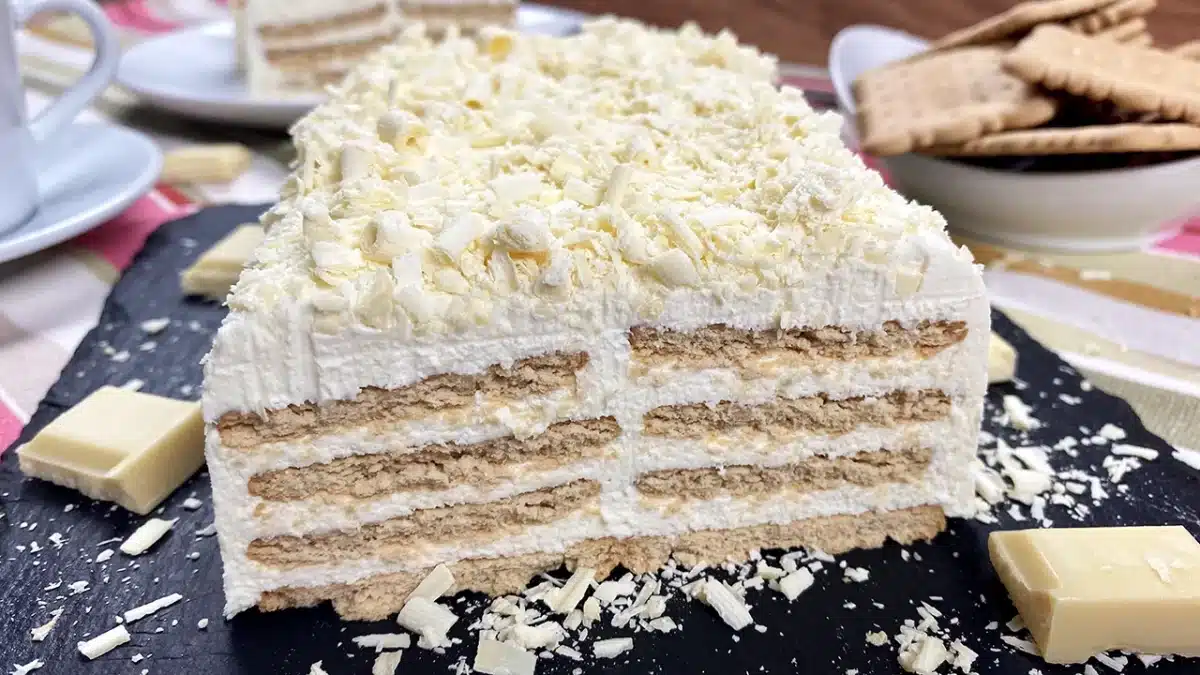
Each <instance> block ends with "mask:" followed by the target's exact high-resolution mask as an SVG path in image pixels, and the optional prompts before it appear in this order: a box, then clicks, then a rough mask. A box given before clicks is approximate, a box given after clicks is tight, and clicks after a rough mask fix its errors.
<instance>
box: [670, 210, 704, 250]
mask: <svg viewBox="0 0 1200 675" xmlns="http://www.w3.org/2000/svg"><path fill="white" fill-rule="evenodd" d="M660 217H661V218H662V219H663V222H665V223H666V224H667V229H668V232H669V233H670V235H671V239H672V241H674V242H675V244H676V245H677V246H678V247H679V248H681V249H683V252H684V253H686V254H687V255H688V257H689V258H691V259H692V260H699V259H700V256H701V255H702V254H703V253H704V244H703V243H701V241H700V237H698V236H696V232H695V231H694V230H692V227H691V226H690V225H688V224H687V222H685V221H684V220H683V218H681V217H679V214H677V213H675V212H674V211H669V210H668V211H663V212H662V214H661V216H660Z"/></svg>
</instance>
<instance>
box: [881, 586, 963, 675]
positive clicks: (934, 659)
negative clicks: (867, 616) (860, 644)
mask: <svg viewBox="0 0 1200 675" xmlns="http://www.w3.org/2000/svg"><path fill="white" fill-rule="evenodd" d="M931 600H932V598H931ZM917 615H918V616H919V617H920V621H919V622H917V621H913V620H912V619H906V620H905V621H904V624H903V625H901V626H900V632H899V633H898V634H897V635H896V636H895V640H896V644H897V645H898V653H897V660H898V661H899V663H900V667H901V668H903V669H904V670H905V671H906V672H910V673H916V674H917V675H934V674H935V673H938V672H948V671H939V668H941V667H942V666H943V665H948V666H949V667H950V668H952V669H955V670H958V671H959V672H961V673H964V674H967V675H972V674H973V671H972V670H971V668H972V666H973V665H974V664H975V660H976V659H977V658H978V656H979V654H978V653H977V652H976V651H975V650H973V649H971V648H970V647H968V646H967V645H966V644H964V643H963V642H962V641H961V640H956V639H954V638H953V637H951V636H950V634H949V632H948V630H947V629H946V628H945V627H943V626H941V625H940V624H939V622H938V619H939V618H942V612H941V611H940V610H938V609H937V608H935V607H934V606H933V605H930V604H929V603H926V602H922V603H920V605H919V606H918V607H917ZM950 623H952V624H953V623H955V622H954V621H951V622H950ZM881 636H882V638H881ZM867 643H868V644H870V645H873V646H876V647H880V646H883V645H884V644H886V635H883V634H882V633H868V634H867Z"/></svg>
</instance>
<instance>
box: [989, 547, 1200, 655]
mask: <svg viewBox="0 0 1200 675" xmlns="http://www.w3.org/2000/svg"><path fill="white" fill-rule="evenodd" d="M988 549H989V553H990V556H991V560H992V566H993V567H994V568H995V569H996V572H997V574H998V575H999V577H1000V579H1001V581H1003V582H1004V586H1005V588H1007V589H1008V592H1009V595H1010V596H1011V597H1012V600H1013V604H1014V605H1016V607H1017V610H1018V611H1019V612H1020V613H1021V618H1022V619H1023V620H1024V621H1023V622H1024V624H1025V625H1026V626H1028V627H1029V630H1030V632H1031V633H1032V635H1033V640H1034V642H1035V643H1036V648H1035V646H1034V645H1033V644H1029V645H1022V644H1020V642H1024V641H1019V642H1012V641H1008V640H1006V642H1009V644H1011V645H1013V646H1014V647H1017V648H1018V649H1026V648H1028V649H1029V650H1030V651H1031V652H1032V653H1038V652H1039V651H1040V652H1041V655H1042V656H1043V658H1045V659H1046V661H1048V662H1050V663H1082V662H1084V661H1086V660H1087V659H1089V658H1091V657H1092V656H1094V655H1097V654H1100V653H1102V652H1104V651H1106V650H1109V649H1116V648H1121V649H1129V650H1133V651H1139V652H1145V653H1152V654H1182V655H1185V656H1200V634H1197V632H1196V630H1195V627H1196V626H1197V625H1200V543H1197V542H1196V540H1195V539H1194V538H1193V537H1192V535H1191V534H1190V533H1189V532H1188V531H1187V530H1186V529H1185V528H1183V527H1180V526H1174V527H1109V528H1103V527H1098V528H1062V529H1038V530H1021V531H1007V532H993V533H992V534H991V536H990V537H989V539H988ZM1003 637H1004V638H1007V637H1011V636H1003Z"/></svg>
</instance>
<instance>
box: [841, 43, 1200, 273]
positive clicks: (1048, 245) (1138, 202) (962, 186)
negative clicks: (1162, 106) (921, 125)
mask: <svg viewBox="0 0 1200 675" xmlns="http://www.w3.org/2000/svg"><path fill="white" fill-rule="evenodd" d="M925 48H926V42H925V41H924V40H921V39H920V38H917V37H914V36H912V35H909V34H908V33H904V32H901V31H897V30H892V29H890V28H883V27H880V26H867V25H863V26H851V27H849V28H846V29H845V30H843V31H841V32H840V33H838V34H837V36H836V37H835V38H834V39H833V46H832V47H831V48H830V51H829V71H830V76H831V77H832V79H833V86H834V91H835V93H836V94H837V98H838V104H839V105H840V106H841V108H842V111H843V113H845V114H846V115H847V117H848V118H853V115H854V95H853V92H852V89H851V87H852V85H853V83H854V80H855V79H856V78H858V76H859V75H861V74H862V73H863V72H865V71H867V70H870V69H872V68H876V67H878V66H882V65H884V64H886V63H890V62H893V61H897V60H899V59H903V58H905V57H908V56H911V55H912V54H915V53H917V52H920V51H922V50H924V49H925ZM880 160H881V162H882V164H883V166H884V167H885V168H886V170H887V173H888V175H889V178H890V181H891V184H892V185H893V186H895V187H896V189H898V190H900V191H901V192H903V193H904V194H906V195H908V196H909V197H912V198H913V199H916V200H918V201H920V202H923V203H925V204H928V205H930V206H932V207H934V208H936V209H937V210H939V211H941V212H942V215H944V216H945V217H946V220H947V221H948V222H949V224H950V227H951V228H952V229H954V230H958V231H960V232H963V233H965V234H968V235H970V236H972V237H975V238H978V239H985V240H990V241H994V242H996V243H1000V244H1007V245H1013V246H1017V247H1020V248H1034V249H1049V250H1060V251H1114V250H1125V249H1134V248H1139V247H1142V246H1144V245H1146V244H1147V243H1149V242H1151V241H1153V240H1155V239H1158V238H1159V237H1160V236H1161V235H1162V234H1163V233H1164V230H1168V229H1171V228H1172V227H1174V226H1178V225H1179V224H1180V223H1181V222H1182V220H1183V219H1185V218H1186V217H1187V216H1189V215H1193V214H1195V213H1197V212H1200V157H1194V158H1189V159H1183V160H1178V161H1174V162H1165V163H1162V164H1155V165H1151V166H1145V167H1136V168H1129V169H1111V170H1102V171H1072V172H1030V173H1021V172H1017V171H1003V170H997V169H986V168H982V167H977V166H972V165H968V164H964V163H961V162H955V161H951V160H946V159H939V158H936V157H928V156H925V155H918V154H907V155H899V156H896V157H884V158H880Z"/></svg>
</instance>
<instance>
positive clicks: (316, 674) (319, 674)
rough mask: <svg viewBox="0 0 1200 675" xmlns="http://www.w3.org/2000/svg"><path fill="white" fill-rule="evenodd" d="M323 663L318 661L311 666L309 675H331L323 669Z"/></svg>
mask: <svg viewBox="0 0 1200 675" xmlns="http://www.w3.org/2000/svg"><path fill="white" fill-rule="evenodd" d="M322 663H324V662H323V661H317V662H316V663H314V664H312V665H311V666H309V667H308V675H329V673H327V672H325V669H324V668H322V667H321V664H322Z"/></svg>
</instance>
